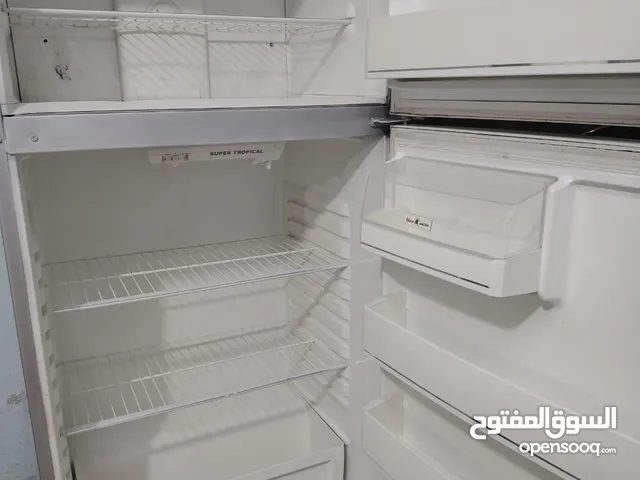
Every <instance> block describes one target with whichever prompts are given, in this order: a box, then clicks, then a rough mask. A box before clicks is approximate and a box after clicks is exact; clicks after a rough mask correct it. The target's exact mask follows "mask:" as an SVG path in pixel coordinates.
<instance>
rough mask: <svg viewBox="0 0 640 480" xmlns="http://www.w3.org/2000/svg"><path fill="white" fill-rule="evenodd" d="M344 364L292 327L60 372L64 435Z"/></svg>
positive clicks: (88, 362) (126, 355) (86, 362)
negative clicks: (62, 390)
mask: <svg viewBox="0 0 640 480" xmlns="http://www.w3.org/2000/svg"><path fill="white" fill-rule="evenodd" d="M346 367H347V364H346V362H345V361H344V360H343V359H341V358H340V357H338V356H337V355H336V354H334V353H333V352H332V351H331V350H330V349H328V348H327V347H326V346H325V345H324V344H322V342H320V341H319V340H317V339H316V338H315V337H314V336H313V335H312V334H311V333H310V332H309V331H308V330H306V329H304V328H294V327H293V326H292V325H291V324H289V323H287V324H282V325H280V326H278V327H272V328H268V329H265V328H262V329H256V330H254V331H246V330H245V331H244V332H243V333H241V334H233V335H228V336H225V337H218V338H215V339H212V340H202V339H197V340H194V341H192V342H185V343H182V344H179V345H163V346H157V347H149V348H145V349H139V350H135V351H127V352H121V353H114V354H107V355H101V356H96V357H91V358H85V359H80V360H73V361H69V362H63V363H61V364H59V365H58V370H59V371H60V378H63V379H64V381H65V383H66V385H65V394H64V395H63V396H62V403H63V409H64V410H63V411H64V419H65V434H66V435H75V434H79V433H82V432H89V431H93V430H97V429H101V428H106V427H110V426H114V425H118V424H122V423H127V422H130V421H134V420H138V419H141V418H146V417H150V416H154V415H159V414H163V413H167V412H171V411H174V410H177V409H180V408H185V407H189V406H193V405H199V404H203V403H209V402H212V401H216V400H220V399H223V398H227V397H230V396H233V395H237V394H242V393H248V392H252V391H256V390H259V389H262V388H266V387H269V386H273V385H277V384H282V383H286V382H291V381H295V380H300V379H303V378H309V377H313V376H315V375H320V374H327V373H329V372H338V371H339V370H343V369H344V368H346Z"/></svg>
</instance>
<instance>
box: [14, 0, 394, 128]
mask: <svg viewBox="0 0 640 480" xmlns="http://www.w3.org/2000/svg"><path fill="white" fill-rule="evenodd" d="M40 3H43V2H40V1H38V2H36V4H40ZM227 3H228V4H227ZM33 4H34V2H25V1H16V2H14V3H13V4H12V5H13V6H12V7H11V8H10V9H9V11H8V21H9V24H10V26H11V33H12V35H11V37H10V38H11V41H12V42H13V50H14V53H15V73H16V77H17V82H16V84H17V85H18V89H19V92H15V94H13V95H12V94H11V93H9V94H7V95H6V97H7V100H6V103H8V104H9V105H5V107H4V108H3V113H4V114H5V115H9V116H20V115H24V116H26V115H50V114H60V113H65V114H67V113H86V112H89V113H94V112H95V113H105V112H114V111H125V112H129V111H140V110H143V111H144V110H148V111H158V110H165V111H168V110H172V111H175V110H180V111H185V110H211V109H229V108H235V109H246V108H270V107H284V108H295V107H308V106H311V107H313V106H332V107H339V106H360V105H375V104H384V103H385V102H386V90H385V88H384V85H383V82H380V81H377V82H367V80H366V79H365V78H364V75H363V71H364V56H359V55H357V54H358V51H359V49H361V48H362V45H363V44H364V35H365V28H364V26H365V23H364V20H365V19H366V18H361V17H360V13H361V12H360V10H353V9H351V8H349V7H348V6H342V5H337V6H336V5H327V6H324V4H323V3H321V2H317V3H314V2H310V3H309V4H305V5H300V6H295V4H294V6H291V7H289V8H287V9H285V2H284V1H282V2H265V3H264V4H261V2H255V6H254V7H252V8H248V4H247V2H242V5H240V4H238V5H235V4H234V3H233V2H226V3H225V2H221V1H218V0H163V1H156V0H116V1H115V2H113V3H112V2H111V1H107V0H105V1H96V2H94V3H92V6H95V8H97V9H96V10H75V9H56V8H26V7H27V6H28V7H33ZM63 4H64V2H63ZM58 5H60V3H59V4H58ZM294 7H295V8H294ZM252 12H254V13H257V14H259V15H256V16H251V15H246V14H247V13H249V14H250V13H252ZM218 13H224V15H219V14H218ZM356 14H357V15H358V20H357V21H356V18H355V16H354V15H356ZM365 17H366V15H365ZM360 57H362V58H361V62H360ZM354 58H358V60H356V61H354ZM18 101H21V102H22V104H21V105H20V104H17V102H18Z"/></svg>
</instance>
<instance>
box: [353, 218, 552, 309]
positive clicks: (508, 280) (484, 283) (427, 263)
mask: <svg viewBox="0 0 640 480" xmlns="http://www.w3.org/2000/svg"><path fill="white" fill-rule="evenodd" d="M404 218H405V212H404V211H402V210H395V211H394V210H385V211H380V212H377V213H376V214H372V215H370V216H369V217H367V218H365V219H364V221H363V224H362V247H363V248H364V249H366V250H369V251H371V252H373V253H375V254H377V255H380V256H382V257H385V258H388V259H390V260H392V261H394V262H397V263H400V264H402V265H405V266H408V267H410V268H413V269H415V270H418V271H420V272H423V273H426V274H428V275H431V276H434V277H438V278H441V279H443V280H446V281H448V282H451V283H455V284H456V285H460V286H462V287H465V288H469V289H471V290H475V291H477V292H480V293H484V294H486V295H490V296H493V297H507V296H511V295H520V294H524V293H531V292H535V291H537V290H538V282H539V276H540V258H541V251H540V250H537V251H534V252H530V253H528V254H524V255H518V256H515V257H511V258H509V259H495V258H490V257H486V256H483V255H478V254H476V253H474V252H469V251H467V250H462V249H456V248H451V247H449V246H448V245H444V244H441V243H438V242H433V241H429V240H426V239H424V238H420V237H418V236H415V235H412V234H411V233H410V232H406V231H404V229H403V228H395V229H394V228H393V227H389V224H394V223H395V224H396V225H401V227H404V226H403V225H402V223H403V222H404ZM389 220H391V221H389ZM394 220H395V221H394Z"/></svg>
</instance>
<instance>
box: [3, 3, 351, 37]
mask: <svg viewBox="0 0 640 480" xmlns="http://www.w3.org/2000/svg"><path fill="white" fill-rule="evenodd" d="M9 18H10V21H11V24H12V25H14V26H27V27H36V28H94V29H95V28H97V29H114V30H117V31H122V32H127V31H129V32H156V33H192V34H204V33H212V32H218V33H241V34H290V35H299V34H314V33H318V32H324V31H333V30H340V29H343V28H345V27H346V26H348V25H350V24H351V19H349V18H345V19H307V18H271V17H241V16H220V15H192V14H180V13H178V14H176V13H153V12H113V11H97V10H96V11H94V10H62V9H44V8H11V9H9Z"/></svg>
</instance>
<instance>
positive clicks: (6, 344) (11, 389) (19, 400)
mask: <svg viewBox="0 0 640 480" xmlns="http://www.w3.org/2000/svg"><path fill="white" fill-rule="evenodd" d="M0 240H1V237H0ZM0 365H1V366H2V367H1V368H0V478H2V479H3V480H35V479H38V478H39V476H38V467H37V463H36V453H35V449H34V446H33V433H32V430H31V419H30V418H29V406H28V404H27V399H26V396H25V387H24V378H23V373H22V362H21V360H20V352H19V350H18V337H17V333H16V324H15V320H14V316H13V307H12V305H11V292H10V290H9V278H8V275H7V265H6V262H5V257H4V245H3V243H2V241H0Z"/></svg>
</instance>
